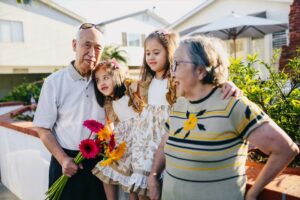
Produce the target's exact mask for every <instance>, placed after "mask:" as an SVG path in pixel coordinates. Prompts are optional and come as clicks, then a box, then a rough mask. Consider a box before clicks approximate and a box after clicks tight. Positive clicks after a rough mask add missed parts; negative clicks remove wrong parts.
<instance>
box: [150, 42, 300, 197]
mask: <svg viewBox="0 0 300 200" xmlns="http://www.w3.org/2000/svg"><path fill="white" fill-rule="evenodd" d="M228 66H229V62H228V57H227V55H226V53H225V51H224V48H223V47H222V45H221V43H220V41H219V40H217V39H215V38H209V37H203V36H201V37H195V38H189V39H185V40H183V41H182V42H181V43H180V46H179V47H178V49H177V50H176V52H175V56H174V63H173V66H172V71H173V75H174V81H175V83H176V85H177V88H178V89H179V90H181V91H182V92H183V94H184V96H183V97H180V98H179V99H178V100H177V102H176V103H175V104H174V106H173V109H172V111H171V114H170V117H169V120H168V122H167V123H166V129H167V130H168V134H166V135H165V136H164V138H163V140H162V142H161V144H160V147H159V149H158V151H157V152H156V155H155V160H154V164H153V167H152V171H151V175H150V178H149V190H150V197H151V199H159V198H160V190H159V188H160V187H159V181H158V177H159V175H160V173H161V172H162V170H163V169H164V168H165V172H164V178H163V187H162V199H172V200H176V199H178V200H179V199H185V200H189V199H190V200H194V199H204V200H218V199H230V200H241V199H244V198H246V199H247V200H250V199H256V198H257V197H258V195H259V193H260V192H261V191H262V190H263V188H264V187H265V186H266V185H267V184H268V183H269V182H270V181H271V180H272V179H273V178H274V177H275V176H276V175H277V174H278V173H279V172H280V171H281V170H282V169H283V168H284V167H285V166H286V165H287V164H288V163H289V162H290V161H291V160H292V159H293V158H294V156H295V155H297V154H298V152H299V149H298V147H297V145H296V144H295V143H293V141H292V140H291V139H290V138H289V137H288V135H287V134H286V133H285V132H284V131H283V130H282V129H281V128H279V127H278V126H277V125H276V124H275V123H274V122H273V121H272V120H271V119H270V118H269V117H268V116H267V115H266V114H265V113H264V112H263V111H262V110H261V109H259V108H258V107H257V105H255V104H254V103H252V102H251V101H249V100H248V99H247V98H246V97H231V98H229V99H223V98H221V96H222V95H221V89H220V87H219V86H220V84H222V83H224V82H225V81H226V80H227V77H228V69H227V68H228ZM249 142H250V143H252V144H253V145H255V146H256V147H258V148H259V149H261V150H262V151H263V152H264V153H266V154H268V155H270V157H269V159H268V162H267V163H266V165H265V167H264V168H263V170H262V171H261V173H260V174H259V176H258V178H257V180H256V182H255V184H254V185H253V186H252V187H251V188H250V189H249V191H248V192H247V194H246V195H245V189H246V174H245V162H246V158H247V150H248V143H249Z"/></svg>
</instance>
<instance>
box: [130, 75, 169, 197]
mask: <svg viewBox="0 0 300 200" xmlns="http://www.w3.org/2000/svg"><path fill="white" fill-rule="evenodd" d="M167 92H168V79H163V80H157V79H155V78H153V79H152V81H151V83H150V86H149V90H148V105H147V106H146V107H145V108H144V109H143V111H142V113H141V116H140V117H139V120H138V121H137V127H136V128H137V129H136V131H135V134H136V136H135V137H133V146H132V170H133V173H132V175H131V177H130V180H129V187H128V188H127V191H128V192H137V193H138V194H139V195H148V191H147V181H148V176H149V174H150V170H151V167H152V163H153V157H154V153H155V152H156V150H157V148H158V145H159V143H160V141H161V138H162V136H163V135H164V134H165V132H166V131H165V128H164V126H165V122H166V120H167V118H168V116H169V112H170V105H169V103H168V101H167V99H166V93H167Z"/></svg>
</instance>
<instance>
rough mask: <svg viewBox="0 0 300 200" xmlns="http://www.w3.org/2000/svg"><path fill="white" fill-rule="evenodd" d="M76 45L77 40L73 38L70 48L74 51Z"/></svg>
mask: <svg viewBox="0 0 300 200" xmlns="http://www.w3.org/2000/svg"><path fill="white" fill-rule="evenodd" d="M76 45H77V40H76V39H73V40H72V48H73V51H74V52H76Z"/></svg>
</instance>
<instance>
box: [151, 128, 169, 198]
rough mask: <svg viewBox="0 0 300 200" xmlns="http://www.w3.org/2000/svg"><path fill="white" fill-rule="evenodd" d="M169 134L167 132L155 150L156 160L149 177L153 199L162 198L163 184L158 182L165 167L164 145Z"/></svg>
mask: <svg viewBox="0 0 300 200" xmlns="http://www.w3.org/2000/svg"><path fill="white" fill-rule="evenodd" d="M168 137H169V134H168V133H165V134H164V136H163V138H162V140H161V142H160V144H159V146H158V149H157V150H156V152H155V156H154V162H153V165H152V169H151V172H150V175H149V178H148V188H149V193H150V199H151V200H158V199H160V195H161V186H160V183H159V182H158V178H159V176H160V174H161V172H162V171H163V170H164V168H165V162H166V158H165V154H164V146H165V144H166V143H167V140H168Z"/></svg>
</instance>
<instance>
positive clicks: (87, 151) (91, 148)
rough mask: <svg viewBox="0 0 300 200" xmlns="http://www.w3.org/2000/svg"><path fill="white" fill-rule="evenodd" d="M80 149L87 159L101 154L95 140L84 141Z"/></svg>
mask: <svg viewBox="0 0 300 200" xmlns="http://www.w3.org/2000/svg"><path fill="white" fill-rule="evenodd" d="M79 149H80V151H81V153H82V156H83V157H84V158H86V159H90V158H95V157H96V156H97V154H98V153H99V148H98V146H97V144H96V143H95V141H94V140H91V139H86V140H82V141H81V143H80V145H79Z"/></svg>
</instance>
